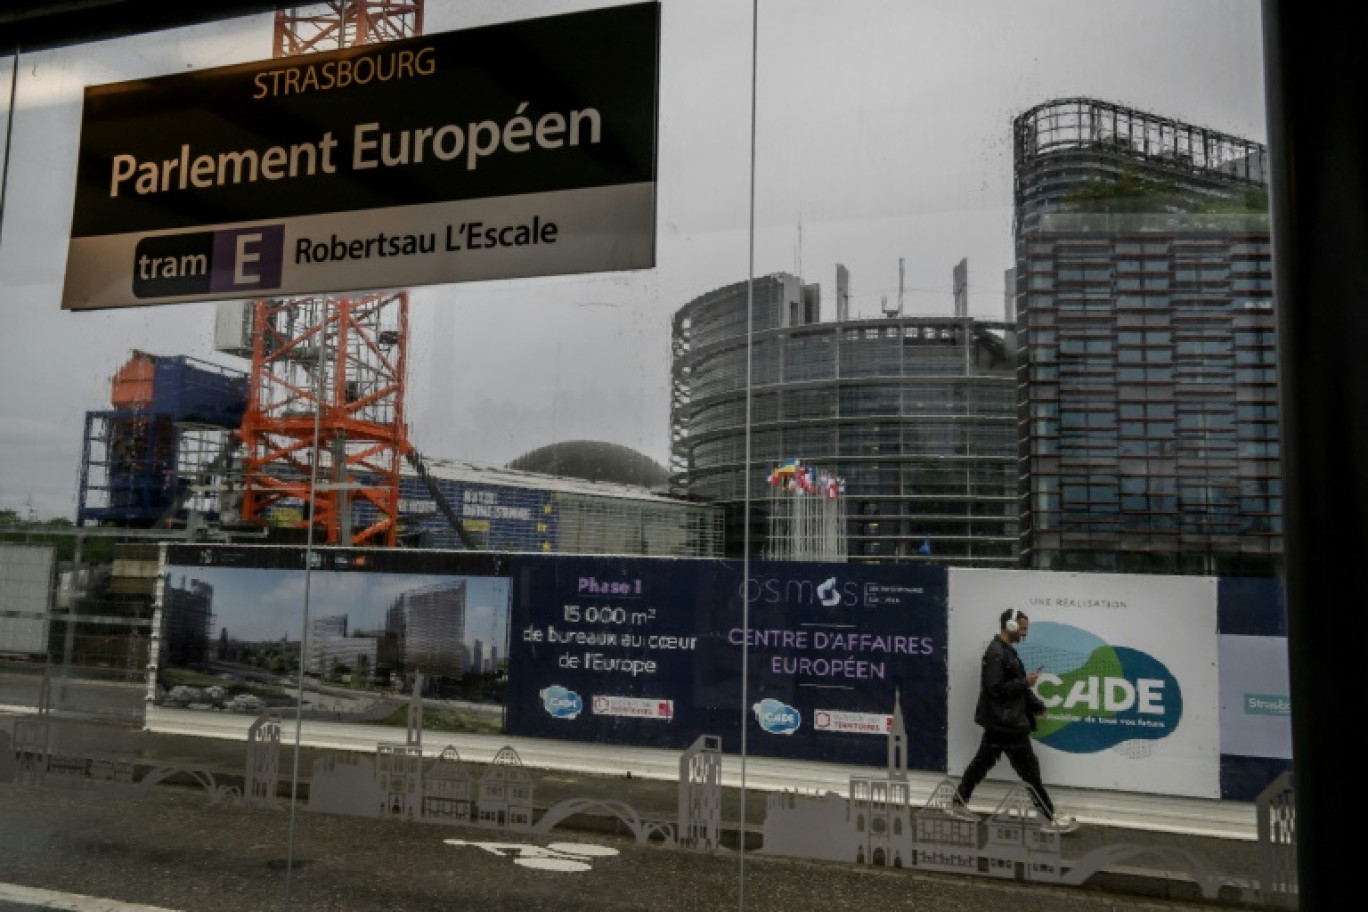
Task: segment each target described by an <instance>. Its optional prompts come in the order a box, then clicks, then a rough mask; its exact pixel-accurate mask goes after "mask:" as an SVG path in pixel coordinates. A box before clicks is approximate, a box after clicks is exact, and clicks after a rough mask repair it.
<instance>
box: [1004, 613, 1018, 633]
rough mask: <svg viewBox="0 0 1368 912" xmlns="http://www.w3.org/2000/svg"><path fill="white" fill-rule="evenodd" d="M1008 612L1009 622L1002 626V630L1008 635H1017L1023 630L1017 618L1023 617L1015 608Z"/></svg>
mask: <svg viewBox="0 0 1368 912" xmlns="http://www.w3.org/2000/svg"><path fill="white" fill-rule="evenodd" d="M1007 610H1008V615H1007V621H1006V623H1004V624H1003V625H1002V629H1003V630H1005V631H1007V632H1008V633H1016V632H1017V631H1018V630H1020V629H1021V625H1020V624H1018V623H1017V618H1019V617H1021V612H1020V611H1017V610H1016V609H1015V608H1009V609H1007Z"/></svg>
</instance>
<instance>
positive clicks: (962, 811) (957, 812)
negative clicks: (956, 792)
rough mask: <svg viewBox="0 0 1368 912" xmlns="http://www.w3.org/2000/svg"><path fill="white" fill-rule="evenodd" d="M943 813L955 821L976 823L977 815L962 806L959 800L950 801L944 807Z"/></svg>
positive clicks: (977, 820)
mask: <svg viewBox="0 0 1368 912" xmlns="http://www.w3.org/2000/svg"><path fill="white" fill-rule="evenodd" d="M945 813H947V814H949V815H950V816H951V817H954V818H955V819H956V820H963V821H965V822H966V823H978V822H979V815H978V814H975V813H974V812H973V811H971V810H969V809H968V808H967V807H965V806H964V804H963V802H961V801H960V800H959V799H954V800H952V801H951V802H950V803H949V804H947V805H946V806H945Z"/></svg>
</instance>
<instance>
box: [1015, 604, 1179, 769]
mask: <svg viewBox="0 0 1368 912" xmlns="http://www.w3.org/2000/svg"><path fill="white" fill-rule="evenodd" d="M1021 659H1022V662H1024V663H1025V664H1026V666H1027V667H1028V668H1033V667H1035V666H1043V668H1044V671H1042V672H1041V674H1040V678H1039V680H1038V681H1037V682H1036V695H1037V696H1039V697H1040V699H1041V701H1042V702H1043V703H1044V704H1045V714H1044V715H1043V716H1042V717H1041V718H1040V719H1039V722H1038V725H1037V728H1036V732H1035V737H1036V740H1037V741H1039V742H1040V743H1042V744H1046V745H1049V746H1050V747H1053V748H1055V749H1056V750H1061V751H1065V752H1067V753H1071V754H1095V753H1098V752H1100V751H1104V750H1107V749H1108V748H1112V747H1116V746H1117V745H1119V744H1123V743H1125V742H1127V741H1159V740H1162V739H1164V738H1167V737H1168V736H1169V735H1171V734H1173V733H1174V731H1176V730H1177V728H1178V725H1179V724H1180V723H1181V722H1182V719H1183V691H1182V688H1181V687H1180V686H1179V684H1178V679H1177V678H1175V677H1174V676H1173V674H1172V672H1170V671H1169V670H1168V668H1167V667H1165V666H1164V665H1163V664H1162V663H1161V662H1160V661H1159V660H1158V659H1156V658H1154V657H1153V656H1151V655H1148V654H1147V653H1144V652H1141V651H1139V650H1138V649H1130V648H1128V647H1125V646H1114V645H1112V644H1109V643H1107V642H1105V641H1104V640H1102V639H1101V638H1100V637H1098V636H1097V635H1096V634H1093V633H1091V632H1089V631H1086V630H1083V629H1081V628H1079V627H1074V626H1071V625H1069V624H1056V623H1051V622H1048V621H1039V622H1037V623H1034V624H1032V625H1031V641H1030V642H1029V643H1023V644H1022V645H1021Z"/></svg>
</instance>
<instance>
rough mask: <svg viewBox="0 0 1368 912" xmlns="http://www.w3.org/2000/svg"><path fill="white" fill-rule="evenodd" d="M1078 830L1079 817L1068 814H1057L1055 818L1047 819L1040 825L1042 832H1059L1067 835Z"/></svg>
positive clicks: (1061, 834)
mask: <svg viewBox="0 0 1368 912" xmlns="http://www.w3.org/2000/svg"><path fill="white" fill-rule="evenodd" d="M1077 830H1078V820H1077V818H1074V817H1070V816H1068V815H1067V814H1056V815H1055V816H1054V819H1053V820H1049V821H1046V822H1045V823H1042V824H1041V825H1040V832H1042V833H1058V834H1059V835H1060V836H1067V835H1069V834H1070V833H1073V832H1075V831H1077Z"/></svg>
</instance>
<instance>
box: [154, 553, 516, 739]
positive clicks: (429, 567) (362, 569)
mask: <svg viewBox="0 0 1368 912" xmlns="http://www.w3.org/2000/svg"><path fill="white" fill-rule="evenodd" d="M166 551H167V556H166V561H165V565H164V567H163V573H164V583H163V588H162V593H161V597H160V599H159V604H158V611H157V623H158V624H159V630H160V632H161V637H160V648H159V650H158V654H157V656H156V657H155V660H154V662H153V668H152V671H151V675H152V680H151V681H150V682H149V683H150V687H151V690H152V694H153V698H154V701H155V703H156V704H157V705H159V706H161V707H163V708H170V709H177V708H178V709H189V710H197V711H202V712H247V713H251V714H256V713H257V712H260V711H261V710H263V709H267V708H277V709H282V710H288V711H290V712H293V711H294V708H295V706H296V704H297V703H298V701H299V684H300V677H299V675H300V670H301V667H302V669H303V682H304V693H303V709H304V711H305V718H318V719H327V720H329V721H353V722H365V723H372V724H391V725H397V726H403V725H404V724H406V712H407V707H408V705H409V699H410V696H411V695H412V693H413V688H414V686H415V684H416V683H417V682H419V681H421V687H422V691H421V693H422V695H423V696H424V697H425V698H426V699H425V706H424V724H425V725H426V726H428V727H432V728H443V729H446V730H455V731H484V732H497V731H499V730H500V728H501V726H502V706H501V701H502V697H503V686H504V679H505V677H506V671H507V664H508V663H507V660H508V579H507V576H506V571H505V569H504V564H503V563H502V562H501V561H500V560H499V559H497V558H494V557H492V556H490V555H463V554H452V553H446V552H420V551H400V550H384V551H379V550H366V551H360V550H351V549H337V548H321V549H314V550H313V551H312V552H311V558H310V552H308V551H306V549H304V548H300V547H290V546H188V545H171V546H168V547H167V549H166ZM306 569H307V574H306ZM306 608H307V613H306Z"/></svg>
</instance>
